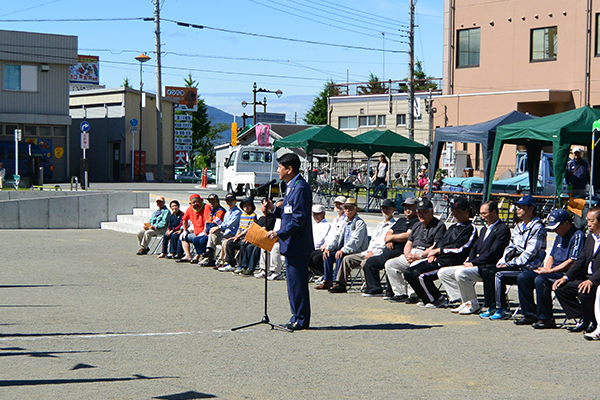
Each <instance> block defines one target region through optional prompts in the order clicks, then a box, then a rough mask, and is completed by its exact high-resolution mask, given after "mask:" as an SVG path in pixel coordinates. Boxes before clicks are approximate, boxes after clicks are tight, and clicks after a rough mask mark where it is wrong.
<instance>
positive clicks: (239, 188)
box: [235, 185, 244, 196]
mask: <svg viewBox="0 0 600 400" xmlns="http://www.w3.org/2000/svg"><path fill="white" fill-rule="evenodd" d="M243 194H244V185H237V186H236V189H235V195H236V196H241V195H243Z"/></svg>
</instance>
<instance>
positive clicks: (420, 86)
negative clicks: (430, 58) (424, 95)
mask: <svg viewBox="0 0 600 400" xmlns="http://www.w3.org/2000/svg"><path fill="white" fill-rule="evenodd" d="M431 79H433V77H432V76H427V74H426V73H425V71H424V70H423V62H422V61H419V60H417V62H416V63H415V91H428V90H429V89H431V90H436V89H437V88H438V85H437V83H435V82H434V81H432V80H431Z"/></svg>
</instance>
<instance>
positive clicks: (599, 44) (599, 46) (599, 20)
mask: <svg viewBox="0 0 600 400" xmlns="http://www.w3.org/2000/svg"><path fill="white" fill-rule="evenodd" d="M599 29H600V13H598V14H596V55H597V56H600V31H599Z"/></svg>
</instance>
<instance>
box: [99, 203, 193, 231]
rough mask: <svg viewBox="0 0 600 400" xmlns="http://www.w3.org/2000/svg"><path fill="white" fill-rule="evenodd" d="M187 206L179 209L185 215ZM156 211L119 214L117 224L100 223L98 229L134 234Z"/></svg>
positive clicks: (149, 209)
mask: <svg viewBox="0 0 600 400" xmlns="http://www.w3.org/2000/svg"><path fill="white" fill-rule="evenodd" d="M186 209H187V206H183V207H181V211H182V212H184V213H185V210H186ZM155 211H156V207H154V208H134V209H133V215H131V214H129V215H127V214H119V215H117V222H102V224H101V226H100V229H109V230H111V231H117V232H124V233H132V234H136V233H138V231H140V230H141V229H142V228H143V227H144V222H148V221H149V220H150V217H151V216H152V214H153V213H154V212H155Z"/></svg>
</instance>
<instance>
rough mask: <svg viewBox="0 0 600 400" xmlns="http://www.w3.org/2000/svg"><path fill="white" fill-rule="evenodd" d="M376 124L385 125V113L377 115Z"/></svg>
mask: <svg viewBox="0 0 600 400" xmlns="http://www.w3.org/2000/svg"><path fill="white" fill-rule="evenodd" d="M377 126H385V115H378V116H377Z"/></svg>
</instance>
